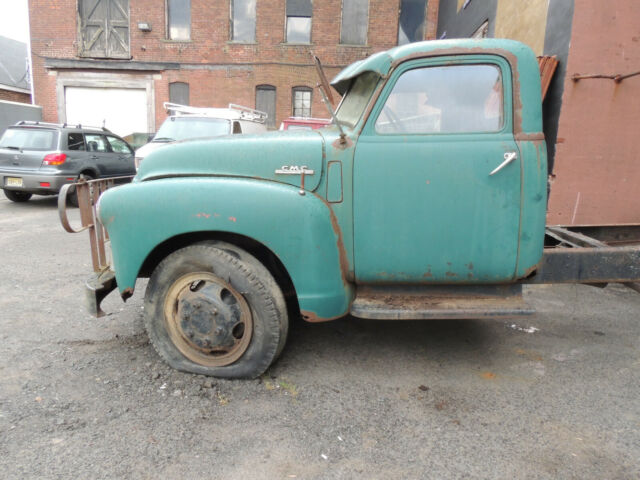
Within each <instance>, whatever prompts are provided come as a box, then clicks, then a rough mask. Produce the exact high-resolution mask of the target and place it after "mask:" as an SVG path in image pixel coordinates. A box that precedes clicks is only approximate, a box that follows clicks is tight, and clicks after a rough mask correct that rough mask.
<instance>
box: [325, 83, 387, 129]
mask: <svg viewBox="0 0 640 480" xmlns="http://www.w3.org/2000/svg"><path fill="white" fill-rule="evenodd" d="M379 80H380V75H378V74H377V73H374V72H365V73H363V74H362V75H360V76H358V77H357V78H356V79H355V80H353V81H352V82H351V87H349V90H348V91H347V93H345V96H344V98H343V99H342V102H341V103H340V107H339V108H338V111H337V112H336V118H337V119H338V121H339V122H340V123H342V124H346V125H349V126H351V127H354V126H355V125H356V123H358V120H360V117H361V116H362V113H363V112H364V109H365V108H366V107H367V104H368V103H369V99H370V98H371V95H372V94H373V91H374V90H375V88H376V85H378V81H379Z"/></svg>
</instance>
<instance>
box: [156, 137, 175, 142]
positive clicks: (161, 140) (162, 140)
mask: <svg viewBox="0 0 640 480" xmlns="http://www.w3.org/2000/svg"><path fill="white" fill-rule="evenodd" d="M151 141H152V142H175V139H173V138H169V137H159V138H154V139H153V140H151Z"/></svg>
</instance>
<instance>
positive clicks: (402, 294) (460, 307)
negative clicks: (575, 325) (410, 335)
mask: <svg viewBox="0 0 640 480" xmlns="http://www.w3.org/2000/svg"><path fill="white" fill-rule="evenodd" d="M350 313H351V315H353V316H354V317H358V318H367V319H372V320H437V319H467V318H494V317H519V316H523V315H532V314H533V313H535V310H534V309H533V308H531V307H529V306H528V305H527V304H525V302H524V300H523V298H522V285H520V284H514V285H488V286H472V285H464V286H463V285H456V286H419V287H412V286H389V285H384V286H379V287H371V286H367V287H358V291H357V294H356V299H355V300H354V302H353V304H352V305H351V311H350Z"/></svg>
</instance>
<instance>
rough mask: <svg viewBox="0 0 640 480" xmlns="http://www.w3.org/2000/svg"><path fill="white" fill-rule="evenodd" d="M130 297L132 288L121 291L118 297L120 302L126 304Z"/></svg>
mask: <svg viewBox="0 0 640 480" xmlns="http://www.w3.org/2000/svg"><path fill="white" fill-rule="evenodd" d="M131 295H133V288H131V287H128V288H125V289H124V290H123V291H122V293H121V294H120V297H122V300H123V301H125V302H126V301H127V299H129V298H131Z"/></svg>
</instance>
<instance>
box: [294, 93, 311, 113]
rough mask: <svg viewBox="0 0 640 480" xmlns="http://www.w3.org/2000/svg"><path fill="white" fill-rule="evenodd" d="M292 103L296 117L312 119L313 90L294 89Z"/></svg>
mask: <svg viewBox="0 0 640 480" xmlns="http://www.w3.org/2000/svg"><path fill="white" fill-rule="evenodd" d="M291 103H292V104H293V116H294V117H310V116H311V89H310V88H309V87H294V88H293V99H292V102H291Z"/></svg>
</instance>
